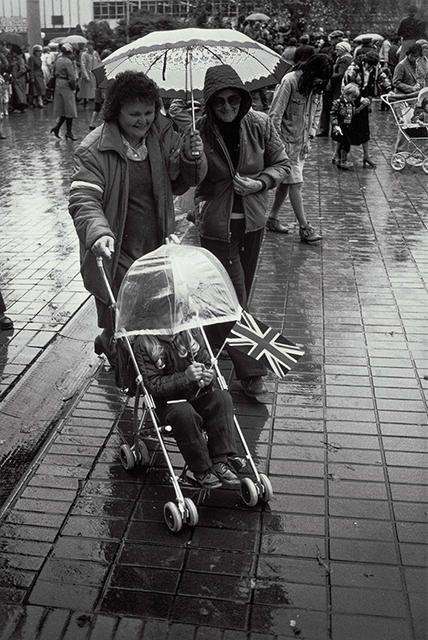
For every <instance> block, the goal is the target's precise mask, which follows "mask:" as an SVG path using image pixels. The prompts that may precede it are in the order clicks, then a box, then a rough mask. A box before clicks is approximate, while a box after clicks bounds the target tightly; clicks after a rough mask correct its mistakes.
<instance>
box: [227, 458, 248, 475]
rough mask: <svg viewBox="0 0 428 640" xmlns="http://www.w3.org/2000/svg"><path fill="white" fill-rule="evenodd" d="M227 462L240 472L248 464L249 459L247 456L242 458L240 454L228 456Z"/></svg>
mask: <svg viewBox="0 0 428 640" xmlns="http://www.w3.org/2000/svg"><path fill="white" fill-rule="evenodd" d="M227 464H228V465H229V466H230V467H232V469H233V470H234V471H236V472H237V473H240V472H241V471H243V470H244V469H245V467H246V466H247V461H246V459H245V458H240V457H239V456H227Z"/></svg>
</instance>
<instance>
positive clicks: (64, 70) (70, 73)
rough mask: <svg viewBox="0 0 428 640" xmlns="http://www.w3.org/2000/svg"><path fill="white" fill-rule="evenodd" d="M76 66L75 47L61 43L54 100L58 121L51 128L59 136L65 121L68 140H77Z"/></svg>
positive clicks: (57, 61) (57, 60)
mask: <svg viewBox="0 0 428 640" xmlns="http://www.w3.org/2000/svg"><path fill="white" fill-rule="evenodd" d="M75 91H76V68H75V65H74V61H73V47H72V46H71V44H70V43H68V42H65V43H64V44H62V45H61V55H60V56H58V58H57V59H56V61H55V92H54V101H53V110H54V115H55V116H56V117H57V118H58V121H57V123H56V125H55V126H54V127H52V129H51V130H50V133H53V134H55V136H56V137H57V138H60V137H61V136H60V135H59V132H60V129H61V127H62V125H63V124H64V122H65V125H66V129H67V132H66V134H65V137H66V138H67V139H68V140H77V138H75V137H74V135H73V118H77V107H76V94H75Z"/></svg>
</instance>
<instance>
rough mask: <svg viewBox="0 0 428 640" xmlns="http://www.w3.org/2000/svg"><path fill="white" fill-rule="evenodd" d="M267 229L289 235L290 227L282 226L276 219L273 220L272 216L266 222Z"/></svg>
mask: <svg viewBox="0 0 428 640" xmlns="http://www.w3.org/2000/svg"><path fill="white" fill-rule="evenodd" d="M266 229H267V230H268V231H273V232H274V233H289V229H288V227H286V226H284V225H283V224H281V223H280V221H279V220H277V219H276V218H271V217H270V216H269V218H268V219H267V220H266Z"/></svg>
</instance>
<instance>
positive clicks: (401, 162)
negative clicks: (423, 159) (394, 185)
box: [391, 153, 406, 171]
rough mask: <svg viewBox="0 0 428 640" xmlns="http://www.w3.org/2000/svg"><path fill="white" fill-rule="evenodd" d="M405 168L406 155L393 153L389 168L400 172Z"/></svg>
mask: <svg viewBox="0 0 428 640" xmlns="http://www.w3.org/2000/svg"><path fill="white" fill-rule="evenodd" d="M405 166H406V154H405V153H394V155H393V156H392V158H391V167H392V168H393V169H394V171H402V170H403V169H404V167H405Z"/></svg>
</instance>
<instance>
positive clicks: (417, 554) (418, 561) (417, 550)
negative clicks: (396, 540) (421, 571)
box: [400, 542, 428, 567]
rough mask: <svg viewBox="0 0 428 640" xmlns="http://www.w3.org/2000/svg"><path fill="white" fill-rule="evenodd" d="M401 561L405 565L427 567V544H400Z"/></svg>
mask: <svg viewBox="0 0 428 640" xmlns="http://www.w3.org/2000/svg"><path fill="white" fill-rule="evenodd" d="M400 554H401V561H402V563H403V565H405V566H416V567H428V544H416V543H415V544H412V543H410V542H409V543H407V542H402V543H401V544H400Z"/></svg>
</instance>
